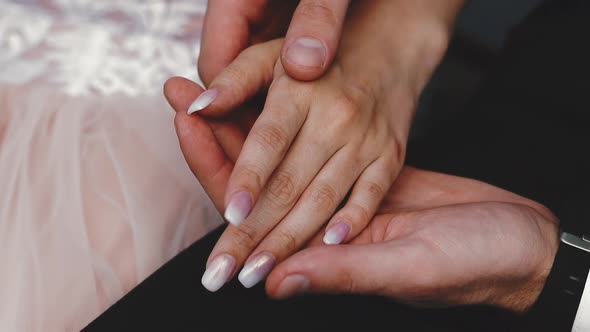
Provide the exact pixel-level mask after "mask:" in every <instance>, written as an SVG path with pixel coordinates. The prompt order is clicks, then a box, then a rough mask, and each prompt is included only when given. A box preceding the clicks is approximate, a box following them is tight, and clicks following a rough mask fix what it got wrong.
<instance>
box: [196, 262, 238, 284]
mask: <svg viewBox="0 0 590 332" xmlns="http://www.w3.org/2000/svg"><path fill="white" fill-rule="evenodd" d="M235 267H236V260H235V259H234V258H233V257H232V256H230V255H220V256H217V257H215V259H214V260H213V261H211V263H210V264H209V266H208V267H207V269H206V270H205V273H203V278H202V279H201V283H202V284H203V286H204V287H205V288H207V290H209V291H210V292H216V291H217V290H219V289H220V288H221V286H223V285H224V284H225V283H226V282H227V279H228V278H229V276H230V275H231V273H232V272H233V270H234V268H235Z"/></svg>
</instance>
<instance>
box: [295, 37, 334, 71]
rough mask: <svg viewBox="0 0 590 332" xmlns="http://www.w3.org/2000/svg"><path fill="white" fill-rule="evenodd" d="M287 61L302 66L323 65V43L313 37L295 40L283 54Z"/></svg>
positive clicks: (324, 49) (324, 52)
mask: <svg viewBox="0 0 590 332" xmlns="http://www.w3.org/2000/svg"><path fill="white" fill-rule="evenodd" d="M285 56H286V57H287V61H289V62H292V63H294V64H297V65H300V66H304V67H323V66H324V64H325V62H326V57H327V52H326V48H325V47H324V44H323V43H322V42H321V41H320V40H318V39H315V38H309V37H303V38H298V39H297V40H295V41H294V42H293V43H292V44H291V46H289V48H288V49H287V53H286V54H285Z"/></svg>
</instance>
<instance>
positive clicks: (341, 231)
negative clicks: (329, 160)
mask: <svg viewBox="0 0 590 332" xmlns="http://www.w3.org/2000/svg"><path fill="white" fill-rule="evenodd" d="M392 182H393V172H392V170H391V166H390V163H388V162H387V161H386V158H380V159H378V160H376V161H375V162H373V163H372V164H371V165H369V167H367V169H366V170H365V171H364V172H363V173H362V175H361V176H360V178H359V179H358V181H357V182H356V184H355V185H354V187H353V190H352V193H351V195H350V197H349V198H348V200H347V202H346V204H345V205H344V207H343V208H342V209H340V211H338V212H337V213H336V214H335V215H334V216H333V217H332V219H331V220H330V222H329V223H328V227H327V228H326V233H325V236H324V238H323V242H324V243H325V244H329V245H336V244H340V243H343V242H347V241H349V240H350V239H352V238H354V237H356V236H357V235H358V234H359V233H360V232H361V231H362V230H363V229H365V227H367V225H368V224H369V222H370V221H371V219H372V218H373V217H374V216H375V213H377V209H378V208H379V205H380V204H381V201H383V198H384V197H385V195H386V193H387V192H388V190H389V188H390V187H391V183H392Z"/></svg>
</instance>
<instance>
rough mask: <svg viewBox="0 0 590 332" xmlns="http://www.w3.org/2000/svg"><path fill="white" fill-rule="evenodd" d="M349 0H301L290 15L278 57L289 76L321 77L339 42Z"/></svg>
mask: <svg viewBox="0 0 590 332" xmlns="http://www.w3.org/2000/svg"><path fill="white" fill-rule="evenodd" d="M349 3H350V0H302V1H301V2H300V3H299V6H298V7H297V9H296V10H295V13H294V14H293V19H292V21H291V25H290V26H289V31H288V32H287V37H286V42H285V45H284V46H283V51H282V55H281V60H282V63H283V67H284V68H285V71H286V72H287V73H288V74H289V76H291V77H293V78H295V79H297V80H302V81H309V80H314V79H317V78H319V77H320V76H322V75H323V74H324V73H325V72H326V70H327V68H328V67H329V66H330V64H331V63H332V61H333V59H334V57H335V55H336V52H337V49H338V44H339V43H340V35H341V33H342V26H343V24H344V20H345V18H346V11H347V9H348V6H349Z"/></svg>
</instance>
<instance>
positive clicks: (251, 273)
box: [238, 253, 275, 288]
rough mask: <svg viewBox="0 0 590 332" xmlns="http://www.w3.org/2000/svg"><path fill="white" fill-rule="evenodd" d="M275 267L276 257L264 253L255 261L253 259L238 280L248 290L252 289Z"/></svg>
mask: <svg viewBox="0 0 590 332" xmlns="http://www.w3.org/2000/svg"><path fill="white" fill-rule="evenodd" d="M274 265H275V259H274V257H273V256H272V255H271V254H269V253H263V254H260V255H259V256H257V257H256V258H254V259H251V260H250V261H249V262H248V263H246V265H245V266H244V268H243V269H242V271H241V272H240V275H239V276H238V280H240V282H241V283H242V285H244V287H246V288H251V287H253V286H254V285H256V284H257V283H259V282H260V281H262V280H263V279H264V278H266V275H267V274H268V273H269V272H270V270H272V268H273V266H274Z"/></svg>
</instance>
